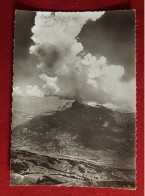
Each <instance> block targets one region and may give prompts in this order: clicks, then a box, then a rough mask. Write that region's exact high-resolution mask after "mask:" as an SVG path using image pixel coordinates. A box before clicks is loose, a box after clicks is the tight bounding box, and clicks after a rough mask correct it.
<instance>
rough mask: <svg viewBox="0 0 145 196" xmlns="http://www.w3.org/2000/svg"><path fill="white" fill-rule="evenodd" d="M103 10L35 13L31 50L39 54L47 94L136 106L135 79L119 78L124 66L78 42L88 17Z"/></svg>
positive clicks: (118, 106)
mask: <svg viewBox="0 0 145 196" xmlns="http://www.w3.org/2000/svg"><path fill="white" fill-rule="evenodd" d="M103 14H104V12H81V13H79V12H73V13H69V12H68V13H66V12H62V13H61V12H57V13H55V15H51V13H49V12H37V14H36V17H35V25H34V26H33V28H32V32H33V36H32V40H33V41H34V45H32V46H31V47H30V53H31V54H34V55H36V56H37V57H38V61H39V63H38V65H41V66H38V65H37V67H38V68H39V71H40V72H41V74H40V75H39V78H40V79H42V80H43V81H44V85H43V88H44V91H45V94H46V95H56V96H61V97H64V98H69V99H81V100H84V101H94V102H96V103H99V104H106V105H107V104H108V105H114V107H117V108H121V109H122V108H124V107H125V108H127V109H128V110H133V109H135V80H131V81H129V82H125V81H122V77H123V76H124V73H125V70H124V67H123V65H110V64H109V63H108V61H107V59H106V58H105V57H104V56H100V57H98V58H97V57H96V56H93V55H92V54H91V53H88V54H85V52H84V51H85V50H84V48H83V45H82V44H81V43H80V42H78V38H77V37H78V36H79V33H80V31H81V29H82V27H83V25H84V24H85V23H86V22H87V21H88V20H92V21H95V20H98V19H99V18H100V17H101V16H102V15H103Z"/></svg>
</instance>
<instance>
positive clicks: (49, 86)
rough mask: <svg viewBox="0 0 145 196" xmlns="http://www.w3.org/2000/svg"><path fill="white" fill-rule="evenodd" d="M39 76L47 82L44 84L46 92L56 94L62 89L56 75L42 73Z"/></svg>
mask: <svg viewBox="0 0 145 196" xmlns="http://www.w3.org/2000/svg"><path fill="white" fill-rule="evenodd" d="M39 77H40V78H41V79H42V80H44V81H45V82H46V83H45V84H44V86H43V88H45V89H46V91H45V93H46V94H50V95H56V94H57V93H58V92H59V91H60V90H59V87H58V85H57V81H58V78H57V77H56V76H55V77H48V76H47V75H45V74H41V75H40V76H39Z"/></svg>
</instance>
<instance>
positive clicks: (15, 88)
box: [13, 86, 22, 95]
mask: <svg viewBox="0 0 145 196" xmlns="http://www.w3.org/2000/svg"><path fill="white" fill-rule="evenodd" d="M13 95H22V90H21V88H20V87H19V86H15V87H14V88H13Z"/></svg>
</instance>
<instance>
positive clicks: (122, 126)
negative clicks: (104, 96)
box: [11, 101, 135, 188]
mask: <svg viewBox="0 0 145 196" xmlns="http://www.w3.org/2000/svg"><path fill="white" fill-rule="evenodd" d="M12 151H13V154H14V153H15V154H16V156H14V157H13V156H12V162H11V163H12V164H11V170H12V175H11V176H12V182H13V184H16V183H18V182H16V181H14V176H15V175H16V174H17V175H22V174H20V171H21V169H22V171H23V167H24V165H25V164H24V162H27V163H26V165H29V166H30V165H31V164H28V162H30V160H27V161H26V160H25V155H24V152H27V153H28V154H29V153H30V154H32V155H31V159H35V158H34V157H36V155H37V156H40V157H41V156H42V157H44V156H46V157H51V158H53V159H58V160H60V159H61V164H62V168H64V170H65V171H66V170H67V169H66V167H68V165H67V164H66V162H69V160H73V161H75V164H76V165H77V164H78V166H80V164H82V163H83V164H85V168H84V171H85V172H84V173H85V174H86V175H88V174H87V171H88V170H89V167H90V166H89V164H93V167H96V165H97V167H96V175H97V168H102V169H104V172H105V173H104V175H103V176H107V177H106V178H105V179H106V181H109V176H110V181H112V183H110V184H109V185H107V184H106V183H107V182H106V183H105V182H104V184H103V182H102V181H104V180H98V181H99V182H100V183H97V182H95V178H94V177H92V179H91V177H89V181H91V183H90V186H113V184H114V187H117V186H118V187H119V184H118V183H117V184H116V183H115V182H114V183H113V181H117V182H118V181H119V182H120V181H121V182H122V183H123V185H120V186H121V187H125V181H128V183H126V187H130V188H134V186H135V113H125V112H121V111H114V110H112V109H109V108H106V107H104V106H101V105H96V106H95V107H92V106H89V105H87V104H85V103H84V102H80V101H74V102H73V103H70V102H66V103H65V104H63V107H61V108H59V111H56V112H53V113H49V114H47V113H43V114H39V115H37V116H35V117H32V118H30V119H27V120H26V121H24V123H17V126H15V128H14V129H13V130H12ZM21 153H22V157H21V156H20V154H21ZM18 154H19V156H17V155H18ZM33 155H34V157H33ZM27 156H28V155H27ZM27 156H26V157H27ZM29 156H30V155H29ZM40 157H39V158H40ZM42 159H43V158H42ZM66 159H67V160H68V161H66ZM62 160H63V161H62ZM37 161H38V160H37V159H36V162H37ZM18 162H19V163H21V164H18ZM31 162H32V161H31ZM38 162H39V161H38ZM80 162H81V163H80ZM16 165H19V166H18V167H20V171H17V169H16ZM22 165H23V166H22ZM31 166H32V165H31ZM39 166H41V163H39ZM34 167H35V164H34V165H33V168H34ZM42 167H43V166H42ZM57 167H60V166H58V165H57V164H55V170H57ZM69 167H70V166H69ZM80 167H82V168H83V166H80ZM14 168H15V169H14ZM62 168H61V169H62ZM105 168H107V170H106V169H105ZM108 168H109V169H108ZM25 169H26V168H25ZM27 169H28V168H27ZM45 169H46V170H48V168H47V167H46V168H45ZM53 169H54V168H53ZM53 169H52V170H53ZM34 170H35V169H34ZM34 170H33V172H32V168H31V169H30V171H31V172H28V174H27V175H30V173H33V174H35V171H34ZM39 170H40V168H39ZM49 170H50V169H49ZM68 170H70V169H68ZM112 170H113V171H115V172H116V174H115V175H116V176H117V173H118V172H121V173H120V175H119V173H118V178H117V177H115V178H113V177H111V173H109V172H111V171H112ZM101 171H102V170H101ZM61 172H63V169H62V170H61ZM90 172H95V170H90ZM122 172H123V173H122ZM124 172H125V173H126V178H124V175H125V173H124ZM39 173H41V172H40V171H39ZM42 173H43V172H42ZM44 173H45V172H44ZM52 173H53V172H51V176H49V175H48V174H47V175H46V176H47V177H45V178H46V179H44V181H43V180H42V181H43V182H42V181H41V179H39V180H38V179H37V180H38V181H37V183H38V184H45V183H46V184H47V178H48V184H62V185H64V184H65V182H62V181H61V180H60V176H59V177H58V179H59V180H58V181H59V182H58V183H57V182H56V183H53V182H52V183H51V181H53V179H54V181H55V180H56V176H57V174H56V173H55V172H54V173H55V174H54V175H53V174H52ZM67 173H68V174H67V175H69V171H67ZM31 175H32V174H31ZM61 175H62V173H61ZM76 175H77V172H76ZM93 175H94V174H93ZM98 175H100V176H101V174H98ZM54 176H55V178H54ZM35 177H36V176H35ZM49 177H50V178H51V180H50V181H49ZM80 178H81V180H78V181H79V182H78V183H80V184H81V183H82V186H85V185H86V186H88V185H87V183H88V184H89V182H88V181H87V180H86V181H85V180H82V179H84V178H85V176H84V175H82V176H81V177H80ZM98 178H99V177H98ZM99 179H102V177H100V178H99ZM30 181H31V180H30ZM60 181H61V182H60ZM101 182H102V183H101ZM71 183H72V185H74V184H75V185H77V182H76V180H75V181H73V182H72V181H71V180H70V183H69V179H68V178H67V179H66V184H69V185H71ZM95 183H96V184H95ZM22 184H31V182H29V181H25V182H22ZM32 184H33V183H32Z"/></svg>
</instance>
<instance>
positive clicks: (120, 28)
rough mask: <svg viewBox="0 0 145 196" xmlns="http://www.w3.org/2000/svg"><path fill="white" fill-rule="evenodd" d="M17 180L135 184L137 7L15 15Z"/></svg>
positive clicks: (14, 171) (13, 164) (26, 182)
mask: <svg viewBox="0 0 145 196" xmlns="http://www.w3.org/2000/svg"><path fill="white" fill-rule="evenodd" d="M12 96H13V101H12V125H11V160H10V166H11V173H10V178H11V180H10V183H11V185H48V186H50V185H55V186H81V187H86V186H87V187H89V186H90V187H110V188H123V189H135V188H136V52H135V11H134V10H124V11H122V10H116V11H115V10H114V11H85V12H54V11H52V12H50V11H49V12H47V11H23V10H16V12H15V33H14V66H13V93H12Z"/></svg>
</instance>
